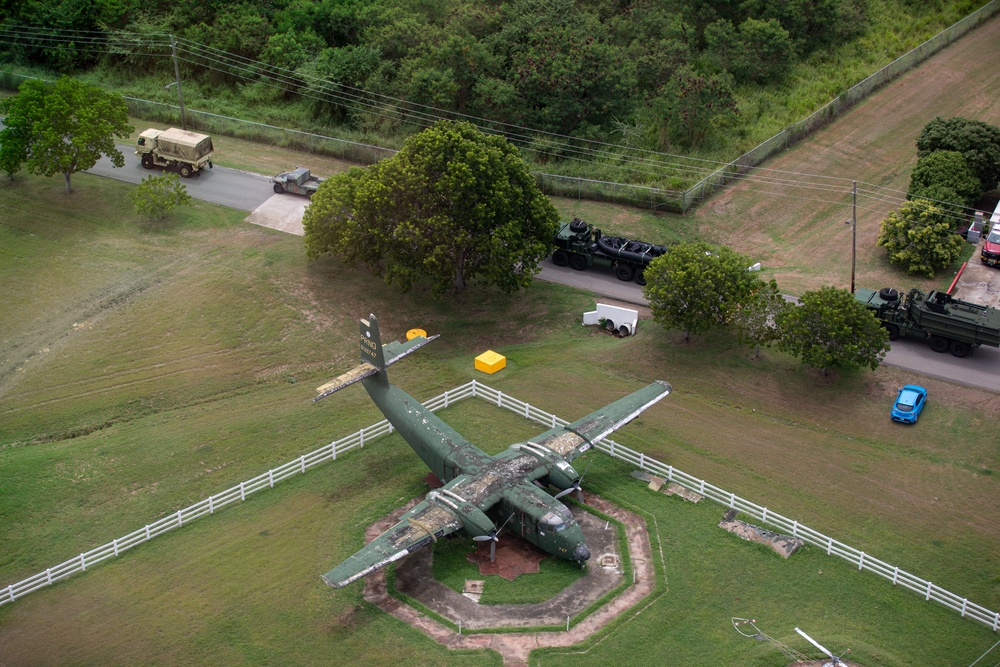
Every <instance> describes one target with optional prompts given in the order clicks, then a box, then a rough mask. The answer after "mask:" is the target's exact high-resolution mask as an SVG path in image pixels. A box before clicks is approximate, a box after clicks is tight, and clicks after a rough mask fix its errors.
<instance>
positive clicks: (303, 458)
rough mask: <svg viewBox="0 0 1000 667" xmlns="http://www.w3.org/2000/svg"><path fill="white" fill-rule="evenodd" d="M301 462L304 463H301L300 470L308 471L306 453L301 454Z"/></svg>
mask: <svg viewBox="0 0 1000 667" xmlns="http://www.w3.org/2000/svg"><path fill="white" fill-rule="evenodd" d="M299 463H301V464H302V465H301V466H300V467H299V469H300V470H301V471H302V472H305V471H306V455H305V454H303V455H302V456H300V457H299Z"/></svg>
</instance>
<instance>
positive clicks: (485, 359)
mask: <svg viewBox="0 0 1000 667" xmlns="http://www.w3.org/2000/svg"><path fill="white" fill-rule="evenodd" d="M506 366H507V357H505V356H503V355H502V354H497V353H496V352H494V351H493V350H486V351H485V352H483V353H482V354H480V355H479V356H478V357H476V370H477V371H482V372H484V373H489V374H490V375H492V374H493V373H496V372H497V371H499V370H502V369H503V368H505V367H506Z"/></svg>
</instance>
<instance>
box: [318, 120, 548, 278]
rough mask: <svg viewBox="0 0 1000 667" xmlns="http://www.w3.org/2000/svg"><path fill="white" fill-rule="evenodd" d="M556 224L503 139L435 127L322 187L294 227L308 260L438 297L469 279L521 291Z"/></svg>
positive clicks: (463, 127) (454, 126) (465, 128)
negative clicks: (421, 286)
mask: <svg viewBox="0 0 1000 667" xmlns="http://www.w3.org/2000/svg"><path fill="white" fill-rule="evenodd" d="M558 220H559V216H558V213H557V212H556V210H555V207H553V206H552V203H551V202H549V200H548V199H547V198H546V197H545V196H544V195H542V193H541V192H539V190H538V187H537V186H536V185H535V181H534V178H533V177H532V176H531V174H530V172H529V171H528V169H527V165H525V163H524V161H523V160H522V159H521V157H520V155H519V153H518V151H517V149H516V148H514V147H513V146H511V145H510V144H509V143H508V142H507V140H506V139H504V138H502V137H498V136H488V135H484V134H483V133H481V132H480V131H479V130H477V129H475V128H474V127H473V126H472V125H469V124H468V123H456V122H452V121H440V122H438V123H436V124H435V125H434V126H433V127H431V128H429V129H427V130H424V131H423V132H421V133H419V134H417V135H414V136H413V137H410V138H409V139H408V140H407V141H406V143H405V144H404V145H403V149H402V150H401V151H400V152H399V153H397V154H396V155H395V156H394V157H392V158H390V159H387V160H383V161H381V162H379V163H377V164H375V165H374V166H372V167H370V168H369V169H368V170H366V171H363V172H362V171H358V170H352V171H350V172H348V173H347V174H343V175H340V176H337V177H334V178H331V179H329V180H328V181H326V182H325V183H323V185H321V186H320V188H319V190H318V191H317V192H316V194H315V195H314V196H313V198H312V204H311V205H310V206H309V208H308V209H307V211H306V216H305V218H304V220H303V224H304V227H305V237H306V238H305V243H306V251H307V254H308V255H309V257H313V258H315V257H318V256H319V255H321V254H324V253H327V252H329V253H333V254H336V255H338V256H340V257H341V258H343V259H344V260H346V261H348V262H362V263H365V264H368V265H369V266H371V267H372V268H373V269H374V270H375V271H376V272H377V273H380V274H381V275H382V276H383V277H384V278H385V280H386V282H387V283H389V284H397V285H399V286H400V287H401V288H402V289H404V290H407V289H409V288H410V287H411V286H412V285H413V284H414V283H415V282H417V281H419V280H421V279H427V280H429V281H430V283H431V287H432V290H433V292H434V293H435V294H436V295H441V294H443V293H444V292H446V291H447V290H448V289H449V287H453V288H455V289H462V288H464V287H465V286H466V283H467V282H468V281H469V280H472V279H475V280H476V282H477V284H479V285H483V286H495V287H498V288H499V289H501V290H502V291H504V292H514V291H516V290H517V289H519V288H521V287H526V286H527V285H528V284H529V283H530V282H531V278H532V276H533V275H534V274H535V273H536V272H537V270H538V262H539V261H541V260H542V259H543V258H544V257H545V256H546V255H547V254H548V253H549V251H550V250H551V248H552V238H553V236H554V235H555V233H556V230H557V228H558ZM336 228H339V229H336Z"/></svg>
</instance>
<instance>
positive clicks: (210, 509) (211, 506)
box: [115, 496, 215, 556]
mask: <svg viewBox="0 0 1000 667" xmlns="http://www.w3.org/2000/svg"><path fill="white" fill-rule="evenodd" d="M214 497H215V496H209V497H208V513H209V514H215V503H213V502H212V499H213V498H214ZM115 555H116V556H117V555H118V554H115Z"/></svg>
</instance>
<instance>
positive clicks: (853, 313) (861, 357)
mask: <svg viewBox="0 0 1000 667" xmlns="http://www.w3.org/2000/svg"><path fill="white" fill-rule="evenodd" d="M777 322H778V327H779V329H780V330H781V337H780V339H779V342H778V346H779V347H780V348H781V349H782V350H784V351H786V352H788V353H790V354H793V355H795V356H797V357H799V358H800V359H801V360H802V361H803V363H805V364H807V365H809V366H812V367H813V368H819V369H820V371H821V372H822V374H823V375H826V372H827V369H828V368H832V367H837V366H860V367H867V368H870V369H872V370H875V369H876V368H878V365H879V363H881V361H882V359H884V358H885V353H886V352H888V351H889V332H888V331H886V330H885V329H884V328H882V325H881V323H880V322H879V321H878V320H877V319H876V318H875V317H874V316H873V315H872V314H871V312H870V311H869V310H868V308H867V306H865V305H864V304H863V303H860V302H858V301H857V300H856V299H855V298H854V296H853V295H852V294H851V293H850V292H849V291H848V290H845V289H838V288H836V287H823V288H821V289H820V290H819V291H816V292H806V293H805V294H803V295H802V301H801V305H799V306H796V307H793V308H788V309H786V310H784V311H782V312H781V313H780V314H779V315H778V318H777Z"/></svg>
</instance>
